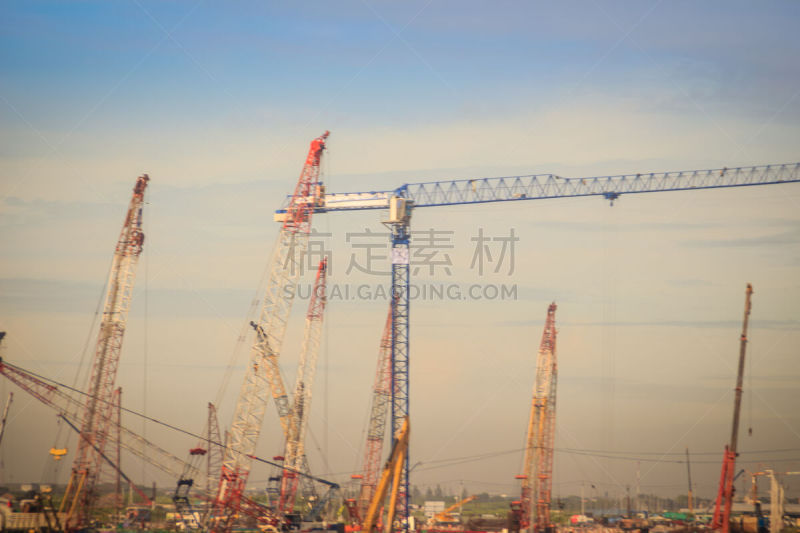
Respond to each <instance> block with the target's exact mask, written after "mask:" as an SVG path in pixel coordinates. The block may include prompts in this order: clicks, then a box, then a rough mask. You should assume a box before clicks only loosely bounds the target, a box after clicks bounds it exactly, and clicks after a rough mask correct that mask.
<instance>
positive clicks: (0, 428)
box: [0, 332, 14, 443]
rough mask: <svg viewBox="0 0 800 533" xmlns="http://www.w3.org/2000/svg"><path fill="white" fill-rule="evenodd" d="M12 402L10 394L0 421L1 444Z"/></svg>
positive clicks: (12, 395) (12, 396) (0, 338)
mask: <svg viewBox="0 0 800 533" xmlns="http://www.w3.org/2000/svg"><path fill="white" fill-rule="evenodd" d="M3 334H4V335H5V332H3ZM0 340H2V337H0ZM12 401H14V393H13V392H9V393H8V399H7V400H6V406H5V408H3V419H2V420H0V443H2V442H3V435H5V432H6V420H7V419H8V410H9V409H10V408H11V402H12Z"/></svg>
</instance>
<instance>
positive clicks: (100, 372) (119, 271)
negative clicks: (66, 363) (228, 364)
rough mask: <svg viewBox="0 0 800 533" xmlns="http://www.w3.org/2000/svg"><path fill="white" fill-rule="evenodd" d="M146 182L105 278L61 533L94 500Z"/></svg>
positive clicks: (84, 517) (80, 522)
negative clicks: (106, 278) (65, 523)
mask: <svg viewBox="0 0 800 533" xmlns="http://www.w3.org/2000/svg"><path fill="white" fill-rule="evenodd" d="M148 181H150V177H149V176H148V175H147V174H144V175H142V176H139V178H137V180H136V185H135V186H134V188H133V197H132V198H131V201H130V205H129V206H128V212H127V214H126V215H125V222H124V223H123V225H122V231H121V232H120V236H119V240H118V241H117V247H116V249H115V251H114V260H113V262H112V265H111V272H110V274H109V278H108V285H107V289H106V291H107V292H106V298H105V306H104V308H103V320H102V322H101V324H100V332H99V334H98V338H97V347H96V349H95V354H94V359H93V363H92V371H91V374H90V377H89V386H88V387H87V393H88V399H87V401H86V404H85V406H84V409H83V416H82V419H81V425H80V439H79V440H78V450H77V453H76V455H75V460H74V462H73V464H72V473H71V475H70V479H69V483H68V485H67V490H66V492H65V494H64V498H63V500H62V509H68V514H67V528H69V529H74V528H78V527H81V526H84V525H88V521H89V511H90V509H91V507H92V505H93V503H94V502H95V500H96V498H97V493H96V483H97V480H98V476H99V475H100V469H101V466H102V464H103V457H102V456H103V450H104V448H105V443H106V436H107V434H108V432H109V425H110V423H111V420H112V418H113V417H112V409H113V402H112V397H113V394H114V389H115V384H116V378H117V367H118V365H119V356H120V351H121V349H122V339H123V336H124V335H125V326H126V323H127V320H128V311H129V310H130V305H131V294H132V292H133V283H134V280H135V278H136V265H137V264H138V262H139V255H140V254H141V253H142V245H143V244H144V233H143V231H142V207H143V206H144V192H145V189H146V188H147V182H148Z"/></svg>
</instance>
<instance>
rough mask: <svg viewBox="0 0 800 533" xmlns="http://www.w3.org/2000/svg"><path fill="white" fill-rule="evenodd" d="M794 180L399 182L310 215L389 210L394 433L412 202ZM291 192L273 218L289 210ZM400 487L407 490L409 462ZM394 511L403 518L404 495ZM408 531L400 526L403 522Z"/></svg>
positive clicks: (734, 175)
mask: <svg viewBox="0 0 800 533" xmlns="http://www.w3.org/2000/svg"><path fill="white" fill-rule="evenodd" d="M798 181H800V163H786V164H776V165H762V166H751V167H736V168H727V167H726V168H717V169H707V170H686V171H677V172H662V173H639V174H624V175H616V176H595V177H585V178H564V177H561V176H556V175H554V174H537V175H526V176H510V177H498V178H475V179H463V180H442V181H433V182H422V183H406V184H403V185H401V186H399V187H397V188H395V189H391V190H383V191H362V192H347V193H331V194H325V195H324V197H323V198H321V199H318V201H317V206H316V207H315V208H314V211H315V212H316V213H327V212H331V213H333V212H341V211H361V210H370V209H383V210H389V213H390V216H389V221H388V222H386V224H387V225H388V226H389V227H390V229H391V246H392V294H393V295H394V297H395V298H397V309H396V310H395V311H394V313H393V325H392V369H393V370H392V372H393V373H392V381H393V384H392V391H393V395H392V430H393V435H394V434H396V432H397V429H398V428H399V426H400V425H401V424H402V420H403V417H404V416H405V415H407V414H408V413H409V376H408V370H409V360H410V346H409V319H410V313H409V301H408V288H409V282H410V279H409V269H408V247H409V225H410V219H411V212H412V210H413V209H415V208H419V207H439V206H451V205H468V204H479V203H494V202H510V201H522V200H544V199H555V198H571V197H580V196H599V197H602V198H605V199H607V200H609V201H611V202H612V203H613V202H614V201H615V200H617V199H618V198H619V197H620V196H621V195H623V194H637V193H652V192H669V191H690V190H691V191H694V190H701V189H721V188H730V187H746V186H756V185H774V184H782V183H794V182H798ZM291 202H292V197H289V198H288V199H287V201H286V202H285V204H284V205H287V206H289V207H284V208H281V209H278V210H277V211H276V216H285V214H286V213H288V212H289V210H290V206H291ZM404 472H405V479H404V482H403V486H404V488H405V492H406V495H407V493H408V486H409V480H408V462H406V464H405V468H404ZM400 501H401V504H402V502H403V501H405V502H406V507H405V509H403V510H401V511H400V516H401V517H402V516H407V513H408V507H407V498H400ZM405 528H407V524H406V525H405Z"/></svg>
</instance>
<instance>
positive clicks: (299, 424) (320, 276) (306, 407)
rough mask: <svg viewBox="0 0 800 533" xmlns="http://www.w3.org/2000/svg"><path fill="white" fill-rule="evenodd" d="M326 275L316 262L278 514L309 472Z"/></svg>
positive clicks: (289, 508)
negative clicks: (313, 393)
mask: <svg viewBox="0 0 800 533" xmlns="http://www.w3.org/2000/svg"><path fill="white" fill-rule="evenodd" d="M327 273H328V261H327V259H323V260H322V261H320V262H319V268H318V269H317V279H316V281H315V282H314V288H313V290H312V292H311V299H310V301H309V303H308V312H307V313H306V327H305V333H304V335H303V345H302V348H301V351H300V362H299V364H298V367H297V379H296V381H295V389H294V404H293V406H292V412H291V424H289V432H288V434H287V435H286V453H285V454H284V466H286V467H288V468H284V470H283V473H282V480H281V495H280V499H279V502H278V510H279V512H280V513H281V514H285V513H290V512H292V510H293V508H294V501H295V495H296V494H297V483H298V475H297V474H296V473H295V471H303V472H307V471H308V468H307V462H306V455H305V433H306V427H307V426H308V415H309V411H310V409H311V391H312V387H313V384H314V375H315V374H316V369H317V357H318V356H319V344H320V338H321V337H322V320H323V318H324V316H325V303H326V301H327V297H326V292H325V291H326V281H327V277H328V275H327ZM303 479H304V480H307V481H308V482H309V483H313V482H312V481H311V480H310V479H309V478H305V477H304V478H303Z"/></svg>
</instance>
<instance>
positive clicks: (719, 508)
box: [711, 283, 753, 533]
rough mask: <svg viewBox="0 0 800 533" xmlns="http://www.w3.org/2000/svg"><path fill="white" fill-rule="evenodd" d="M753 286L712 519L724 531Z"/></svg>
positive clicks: (747, 296) (746, 309) (746, 305)
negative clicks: (730, 423) (728, 438)
mask: <svg viewBox="0 0 800 533" xmlns="http://www.w3.org/2000/svg"><path fill="white" fill-rule="evenodd" d="M752 294H753V287H752V285H750V284H749V283H748V284H747V288H746V289H745V300H744V319H743V320H742V335H741V337H740V339H739V371H738V373H737V374H736V389H735V391H736V396H735V398H734V400H733V427H732V429H731V440H730V443H729V444H728V445H726V446H725V451H724V452H723V456H722V472H721V474H720V478H719V489H718V490H717V501H716V503H715V504H714V517H713V519H712V520H711V529H722V533H729V531H730V517H731V507H732V506H733V479H734V478H733V472H734V470H735V468H736V455H737V453H736V447H737V443H738V441H739V414H740V412H741V407H742V382H743V380H744V358H745V353H746V351H747V325H748V323H749V320H750V297H751V295H752Z"/></svg>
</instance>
